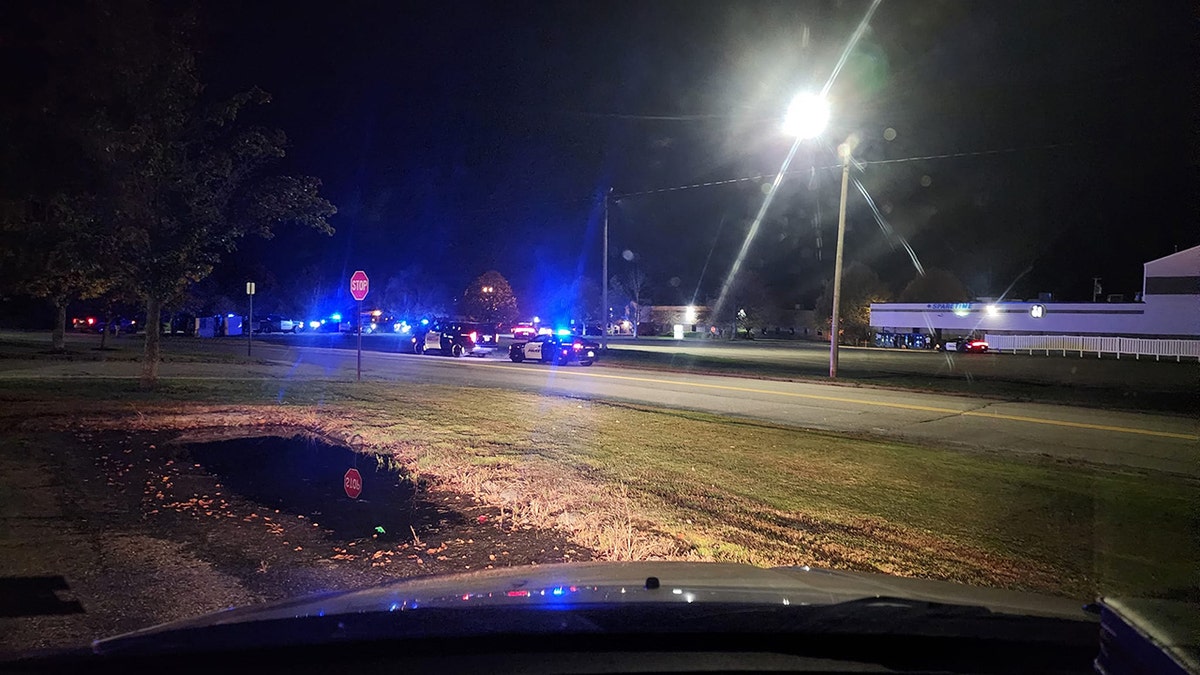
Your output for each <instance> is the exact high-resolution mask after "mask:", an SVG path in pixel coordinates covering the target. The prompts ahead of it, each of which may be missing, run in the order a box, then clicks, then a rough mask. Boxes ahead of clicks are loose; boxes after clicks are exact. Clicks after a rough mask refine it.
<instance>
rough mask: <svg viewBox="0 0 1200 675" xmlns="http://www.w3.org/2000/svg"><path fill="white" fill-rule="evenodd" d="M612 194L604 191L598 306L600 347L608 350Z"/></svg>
mask: <svg viewBox="0 0 1200 675" xmlns="http://www.w3.org/2000/svg"><path fill="white" fill-rule="evenodd" d="M611 194H612V188H611V187H610V188H608V190H607V191H606V192H605V193H604V236H603V237H601V240H602V241H601V245H600V261H601V262H600V302H601V304H602V305H603V307H601V308H600V315H601V316H603V317H604V318H603V319H602V320H601V321H600V324H601V326H600V336H601V337H600V348H601V349H603V350H604V351H606V352H607V351H608V320H609V312H608V198H609V195H611ZM586 332H587V327H586V326H585V327H584V333H586Z"/></svg>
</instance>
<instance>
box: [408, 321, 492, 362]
mask: <svg viewBox="0 0 1200 675" xmlns="http://www.w3.org/2000/svg"><path fill="white" fill-rule="evenodd" d="M468 328H469V327H467V326H465V325H463V324H460V323H455V322H452V321H434V322H433V323H431V324H429V325H428V326H423V327H422V328H421V330H419V331H417V332H416V333H415V334H414V335H413V336H412V346H413V353H414V354H431V353H432V354H442V355H444V356H456V357H457V356H466V355H468V354H473V353H475V340H476V339H477V338H478V336H479V334H478V333H477V332H476V331H472V330H469V329H468Z"/></svg>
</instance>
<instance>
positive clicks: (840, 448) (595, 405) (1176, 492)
mask: <svg viewBox="0 0 1200 675" xmlns="http://www.w3.org/2000/svg"><path fill="white" fill-rule="evenodd" d="M0 423H4V424H8V425H9V426H10V428H17V429H22V428H24V429H42V428H54V427H57V426H74V425H82V426H85V427H94V428H124V429H187V428H193V427H218V426H226V427H242V428H245V429H246V430H247V433H262V431H261V430H262V429H263V428H267V427H272V426H279V425H285V426H300V427H305V428H307V429H310V430H313V431H317V432H320V433H324V434H327V435H329V436H331V437H335V438H342V439H346V438H349V437H350V436H352V435H353V434H361V436H362V437H363V440H364V441H365V445H366V448H368V449H370V450H371V451H372V452H374V453H376V454H377V455H378V456H379V461H381V462H391V463H395V464H396V465H398V466H402V467H403V468H404V470H405V471H407V472H409V473H411V474H416V475H419V476H420V477H424V478H432V479H433V480H434V481H435V482H441V483H444V484H448V485H451V486H453V487H455V488H457V489H461V490H466V491H469V492H471V493H473V494H475V495H476V496H478V497H479V498H481V499H483V500H485V501H487V502H489V503H492V504H495V505H497V506H500V507H502V508H504V509H506V510H507V511H508V513H510V515H511V518H512V519H513V521H514V522H520V521H525V522H529V523H533V524H538V525H546V526H552V527H557V528H559V529H561V530H564V531H566V532H568V533H570V534H571V535H572V536H573V537H574V538H575V540H576V541H578V542H579V543H580V544H582V545H584V546H588V547H590V548H592V549H593V550H595V551H596V552H597V553H598V554H600V555H601V556H603V557H608V558H612V559H628V558H646V557H685V558H693V559H708V560H730V561H741V562H750V563H754V564H759V565H781V564H808V565H814V566H826V567H835V568H843V569H855V570H869V571H882V572H889V573H895V574H901V575H911V576H922V577H930V578H938V579H950V580H955V581H963V582H969V583H976V584H982V585H996V586H1005V587H1010V588H1024V589H1035V590H1043V591H1051V592H1056V593H1062V594H1068V595H1074V596H1079V597H1086V596H1091V595H1094V594H1096V593H1098V592H1103V593H1110V594H1116V593H1124V594H1129V593H1140V594H1160V595H1161V594H1180V593H1186V592H1192V593H1194V590H1193V591H1189V590H1188V589H1194V588H1195V587H1196V585H1197V583H1196V582H1197V569H1200V564H1198V563H1200V536H1197V534H1198V533H1200V496H1198V495H1200V492H1198V491H1197V487H1198V486H1197V484H1196V481H1190V480H1187V479H1183V478H1179V477H1174V476H1162V475H1156V474H1146V473H1140V472H1133V471H1128V472H1127V471H1122V470H1114V469H1102V468H1096V467H1090V466H1088V467H1083V466H1079V465H1074V464H1066V463H1061V462H1052V461H1049V460H1037V459H1031V458H1010V457H1001V456H998V455H994V454H977V453H965V452H961V451H950V450H943V449H938V448H928V447H920V446H915V445H909V444H905V443H897V442H885V441H880V440H876V439H869V438H854V437H848V436H840V435H835V434H827V433H818V432H811V431H802V430H798V429H793V428H787V427H781V426H775V425H770V424H764V423H756V422H750V421H744V420H734V419H729V418H722V417H719V416H713V415H708V414H699V413H689V412H682V411H676V410H667V409H656V408H650V407H641V406H629V405H622V404H612V403H603V402H596V401H589V400H580V399H572V398H563V397H553V396H538V395H534V394H527V393H520V392H512V391H507V390H497V389H485V388H456V387H444V386H429V385H423V386H421V387H420V388H419V390H416V389H413V388H409V387H405V386H398V385H397V384H396V383H378V382H365V383H361V384H355V383H350V382H336V381H321V380H305V381H294V382H293V381H287V380H264V381H253V380H250V381H233V382H217V381H186V382H182V381H175V382H172V381H169V380H168V381H164V383H163V384H162V386H161V387H160V388H159V390H157V391H156V392H153V393H145V392H141V391H138V389H137V387H136V383H134V382H131V381H127V380H113V381H106V380H86V381H34V380H29V381H21V380H10V381H3V382H0ZM255 430H258V431H257V432H256V431H255Z"/></svg>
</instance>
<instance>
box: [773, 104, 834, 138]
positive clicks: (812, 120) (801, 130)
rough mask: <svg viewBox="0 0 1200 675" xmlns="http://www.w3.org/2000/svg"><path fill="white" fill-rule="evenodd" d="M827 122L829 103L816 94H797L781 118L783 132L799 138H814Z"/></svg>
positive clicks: (819, 133) (823, 129)
mask: <svg viewBox="0 0 1200 675" xmlns="http://www.w3.org/2000/svg"><path fill="white" fill-rule="evenodd" d="M827 124H829V103H828V102H827V101H826V100H825V99H823V98H821V97H820V96H818V95H816V94H797V95H796V97H795V98H793V99H792V103H791V105H789V106H788V109H787V115H785V116H784V118H783V132H784V133H786V134H788V135H790V136H795V137H796V138H799V139H805V138H816V137H817V136H819V135H821V132H823V131H825V126H826V125H827Z"/></svg>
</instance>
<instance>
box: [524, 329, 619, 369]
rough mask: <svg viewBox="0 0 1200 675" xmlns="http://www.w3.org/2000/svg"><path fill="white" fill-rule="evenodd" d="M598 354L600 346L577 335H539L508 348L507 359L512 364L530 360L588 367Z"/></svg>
mask: <svg viewBox="0 0 1200 675" xmlns="http://www.w3.org/2000/svg"><path fill="white" fill-rule="evenodd" d="M599 353H600V345H598V344H596V343H595V342H592V341H591V340H585V339H583V338H581V337H579V336H577V335H539V336H537V337H535V338H533V339H532V340H530V341H528V342H518V343H516V344H513V345H511V346H510V347H509V348H508V358H510V359H512V362H513V363H521V362H522V361H525V360H530V361H541V362H542V363H557V364H559V365H564V364H567V363H570V362H571V361H577V362H579V365H581V366H590V365H592V363H594V362H595V361H596V355H597V354H599Z"/></svg>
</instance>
